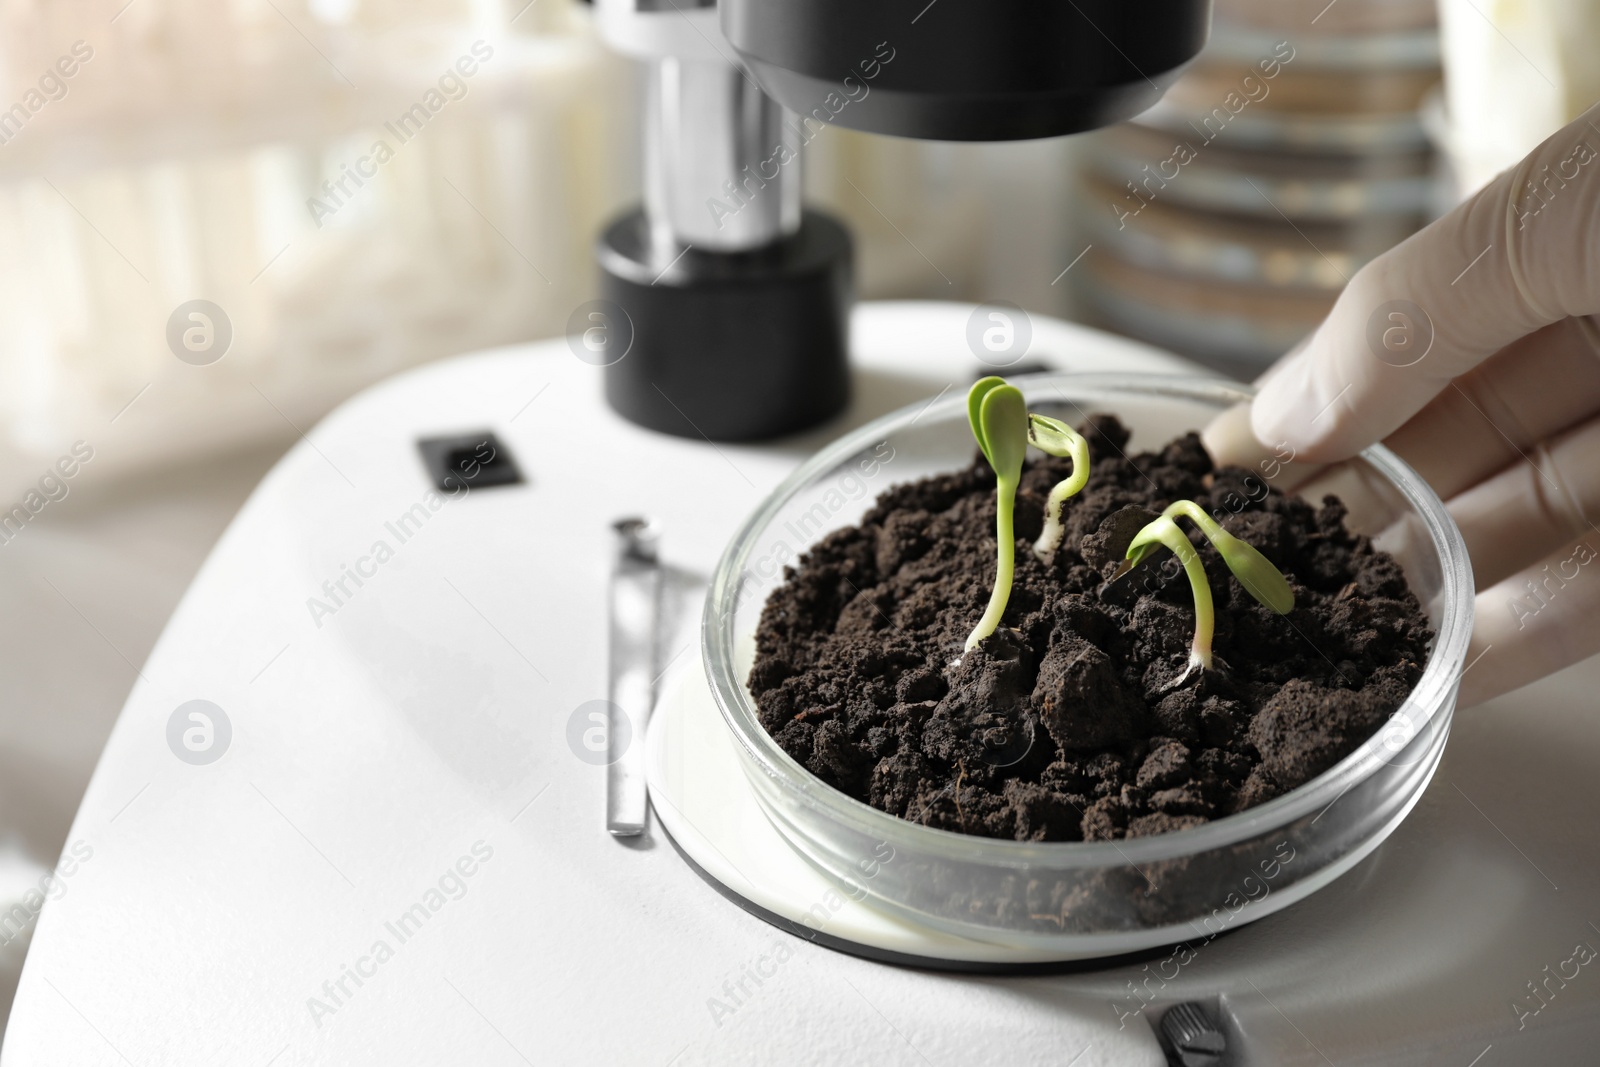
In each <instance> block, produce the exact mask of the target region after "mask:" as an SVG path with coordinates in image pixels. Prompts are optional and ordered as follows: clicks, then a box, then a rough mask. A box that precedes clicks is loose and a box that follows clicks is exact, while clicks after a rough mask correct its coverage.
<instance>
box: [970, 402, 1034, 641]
mask: <svg viewBox="0 0 1600 1067" xmlns="http://www.w3.org/2000/svg"><path fill="white" fill-rule="evenodd" d="M967 420H968V421H969V422H970V423H971V424H972V436H973V437H975V438H977V439H978V447H979V448H980V449H982V450H983V458H984V459H986V460H988V461H989V466H990V467H992V468H993V469H994V477H995V512H994V534H995V542H996V548H997V549H998V552H999V562H998V565H997V566H996V568H995V572H994V589H993V590H991V591H990V594H989V607H988V608H987V609H986V610H985V611H984V613H983V618H981V619H979V620H978V625H977V626H976V627H975V628H974V629H973V631H972V633H971V634H970V635H968V637H967V646H966V647H967V651H969V652H970V651H971V650H972V649H974V648H977V647H978V643H979V642H981V641H982V640H983V639H984V638H985V637H988V636H989V635H990V634H992V633H994V631H995V627H997V626H999V625H1000V616H1002V615H1004V614H1005V610H1006V602H1007V601H1008V600H1010V599H1011V579H1012V575H1013V571H1014V568H1015V564H1016V560H1015V553H1016V547H1017V546H1016V538H1015V536H1013V534H1012V532H1011V518H1012V511H1013V510H1014V508H1015V506H1016V502H1017V484H1018V483H1019V482H1020V481H1021V480H1022V457H1023V455H1024V453H1026V452H1027V451H1028V404H1027V401H1025V400H1023V398H1022V393H1021V391H1020V390H1018V389H1017V387H1016V386H1014V385H1007V384H1006V383H1005V379H1003V378H995V377H988V378H983V379H980V380H979V381H977V382H974V383H973V386H972V389H971V391H970V392H968V393H967Z"/></svg>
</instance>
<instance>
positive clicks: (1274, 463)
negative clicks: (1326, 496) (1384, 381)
mask: <svg viewBox="0 0 1600 1067" xmlns="http://www.w3.org/2000/svg"><path fill="white" fill-rule="evenodd" d="M1269 373H1270V372H1269ZM1596 411H1600V327H1597V325H1596V322H1595V316H1579V317H1576V318H1567V319H1562V320H1561V321H1560V322H1554V323H1551V324H1550V325H1549V326H1546V327H1544V328H1543V329H1541V330H1536V331H1535V332H1533V333H1531V334H1529V335H1528V336H1526V337H1522V338H1519V339H1518V340H1516V341H1513V342H1512V343H1511V344H1509V345H1507V346H1506V347H1505V348H1502V349H1501V350H1500V351H1499V352H1496V353H1495V354H1494V355H1493V356H1491V357H1490V358H1489V359H1488V360H1487V361H1485V362H1484V363H1483V364H1482V365H1480V366H1479V367H1477V368H1476V369H1475V370H1472V371H1469V372H1468V373H1467V374H1464V375H1462V376H1461V377H1460V378H1457V379H1456V380H1455V381H1454V382H1453V383H1451V386H1450V387H1447V388H1446V389H1445V390H1444V391H1443V392H1441V393H1440V394H1439V395H1438V396H1436V397H1434V398H1433V400H1431V401H1430V402H1429V403H1428V405H1427V406H1426V407H1424V408H1423V409H1422V410H1421V411H1419V412H1417V414H1416V415H1415V416H1414V417H1413V418H1411V419H1410V420H1409V421H1408V422H1407V423H1406V424H1405V425H1404V426H1402V427H1400V429H1398V430H1396V431H1395V432H1394V433H1392V434H1390V435H1389V437H1388V439H1387V440H1386V441H1384V444H1386V445H1388V446H1389V447H1390V448H1392V449H1394V451H1395V452H1397V453H1399V455H1400V457H1401V458H1402V459H1404V460H1405V461H1406V462H1407V463H1409V464H1411V465H1412V466H1413V467H1415V468H1416V469H1417V473H1419V474H1421V475H1422V476H1423V477H1424V478H1426V479H1427V480H1428V483H1429V484H1430V485H1432V486H1433V488H1434V490H1435V491H1436V492H1438V494H1439V495H1440V496H1442V497H1446V498H1448V497H1451V496H1454V495H1455V494H1456V493H1459V492H1461V491H1462V490H1464V489H1466V488H1468V487H1469V486H1471V485H1473V484H1474V483H1476V482H1478V481H1480V480H1481V479H1483V478H1486V477H1488V476H1489V475H1491V474H1493V473H1494V472H1496V471H1498V470H1500V469H1501V468H1503V467H1505V466H1506V465H1507V464H1508V463H1510V462H1512V461H1513V460H1515V459H1519V458H1520V457H1521V453H1522V452H1523V451H1525V450H1526V449H1528V448H1529V447H1531V446H1532V445H1533V443H1534V442H1536V441H1539V440H1541V439H1543V438H1545V437H1547V436H1549V435H1551V434H1553V433H1557V432H1559V431H1561V430H1564V429H1566V428H1567V427H1569V426H1572V425H1573V424H1575V423H1577V422H1579V421H1581V420H1583V419H1584V418H1586V417H1588V416H1589V415H1592V414H1593V413H1595V412H1596ZM1201 440H1202V441H1203V442H1204V443H1205V446H1206V449H1207V451H1209V452H1210V453H1211V456H1212V458H1214V459H1215V460H1216V461H1217V462H1218V464H1219V465H1220V464H1232V465H1235V466H1241V467H1256V468H1258V469H1260V470H1263V471H1265V470H1267V469H1269V468H1270V469H1272V470H1275V471H1281V474H1280V476H1279V477H1278V478H1277V479H1276V480H1272V479H1269V480H1270V481H1272V484H1273V485H1274V486H1276V487H1277V488H1279V489H1282V490H1284V491H1286V492H1287V491H1290V490H1293V489H1295V488H1298V487H1301V486H1304V485H1305V484H1306V483H1307V482H1308V481H1310V479H1311V478H1312V477H1313V476H1315V475H1316V474H1318V473H1320V472H1321V471H1323V470H1324V469H1325V465H1323V464H1316V463H1308V462H1304V461H1302V460H1300V458H1299V455H1298V453H1297V452H1296V451H1295V449H1294V448H1293V447H1292V446H1291V445H1290V444H1289V443H1288V442H1287V441H1278V442H1276V443H1274V444H1273V445H1272V446H1271V447H1268V446H1267V445H1264V444H1262V443H1261V442H1260V441H1258V440H1257V439H1256V436H1255V431H1254V429H1253V427H1252V425H1251V421H1250V412H1249V405H1247V404H1241V405H1238V406H1236V407H1233V408H1230V409H1228V410H1227V411H1225V412H1223V413H1222V414H1221V415H1219V416H1217V418H1216V419H1214V420H1213V421H1212V423H1211V425H1209V426H1207V427H1206V428H1205V430H1204V431H1203V432H1202V434H1201ZM1324 491H1331V490H1325V489H1323V488H1321V487H1311V488H1310V489H1309V492H1311V493H1314V494H1316V495H1315V496H1313V497H1312V499H1321V493H1322V492H1324Z"/></svg>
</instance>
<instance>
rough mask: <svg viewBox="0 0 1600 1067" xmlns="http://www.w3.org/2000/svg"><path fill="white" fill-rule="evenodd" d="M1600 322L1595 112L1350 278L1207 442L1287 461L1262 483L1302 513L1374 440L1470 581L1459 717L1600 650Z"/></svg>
mask: <svg viewBox="0 0 1600 1067" xmlns="http://www.w3.org/2000/svg"><path fill="white" fill-rule="evenodd" d="M1597 313H1600V105H1597V106H1596V107H1594V108H1591V109H1590V110H1589V111H1588V112H1587V113H1586V114H1584V115H1583V116H1581V117H1580V118H1578V119H1577V120H1576V121H1575V122H1573V123H1571V124H1570V125H1569V126H1567V127H1566V128H1565V129H1563V130H1561V131H1560V132H1559V133H1556V134H1555V135H1554V136H1552V137H1550V138H1549V139H1548V140H1546V141H1545V142H1544V143H1543V144H1541V145H1540V146H1539V147H1538V148H1537V149H1535V150H1534V151H1533V152H1532V153H1531V154H1530V155H1529V156H1528V157H1527V158H1526V159H1524V160H1523V161H1522V163H1521V164H1519V165H1518V166H1516V167H1514V168H1512V169H1511V170H1509V171H1507V172H1506V173H1504V174H1501V175H1500V176H1499V178H1497V179H1496V180H1495V181H1494V182H1492V183H1491V184H1490V185H1489V186H1487V187H1486V188H1484V189H1483V190H1482V191H1481V192H1479V193H1478V194H1477V195H1475V196H1473V197H1472V199H1470V200H1469V201H1467V202H1466V203H1464V204H1462V205H1461V206H1459V207H1458V208H1456V209H1455V210H1454V211H1452V212H1451V213H1450V214H1448V215H1446V216H1445V217H1443V218H1441V219H1439V220H1438V221H1436V222H1434V223H1433V224H1432V225H1430V226H1428V227H1427V228H1426V229H1424V230H1422V231H1421V232H1420V233H1417V234H1416V235H1414V236H1412V237H1411V238H1410V239H1408V240H1407V241H1405V242H1404V243H1403V244H1401V245H1399V246H1397V247H1395V248H1394V249H1392V250H1390V251H1389V252H1387V253H1385V254H1384V255H1383V256H1380V257H1379V258H1378V259H1376V260H1374V261H1373V262H1371V263H1369V264H1368V265H1367V266H1365V267H1364V268H1362V269H1361V271H1359V272H1358V273H1357V274H1356V275H1355V277H1354V278H1352V279H1351V280H1350V283H1349V284H1348V285H1347V286H1346V287H1345V290H1344V292H1343V293H1342V294H1340V296H1339V299H1338V302H1337V303H1336V304H1335V305H1334V308H1333V311H1332V312H1331V313H1330V314H1329V315H1328V318H1327V320H1326V321H1324V322H1323V324H1322V325H1321V326H1320V327H1319V328H1318V329H1317V330H1316V332H1315V333H1314V334H1313V335H1312V336H1311V337H1310V338H1309V339H1308V340H1307V341H1306V342H1305V343H1304V344H1302V345H1301V346H1300V347H1299V348H1297V349H1296V350H1295V351H1294V352H1292V353H1290V354H1289V355H1288V356H1285V357H1284V359H1282V360H1281V361H1279V363H1278V364H1277V365H1275V366H1274V367H1273V368H1272V369H1270V370H1269V371H1268V372H1267V373H1266V375H1264V376H1263V378H1262V381H1261V389H1260V392H1259V394H1258V395H1257V397H1256V399H1255V401H1254V403H1253V404H1252V405H1250V406H1249V409H1248V411H1244V410H1236V411H1234V412H1230V413H1228V414H1225V415H1223V416H1222V417H1221V418H1219V419H1218V420H1217V422H1216V423H1214V424H1213V425H1212V426H1211V427H1210V428H1209V429H1208V430H1207V431H1206V433H1205V440H1206V444H1207V446H1208V447H1209V448H1210V449H1211V452H1212V455H1213V456H1214V457H1216V458H1217V459H1218V460H1219V461H1221V462H1231V463H1241V464H1245V465H1255V464H1256V463H1258V462H1262V461H1263V460H1265V461H1267V462H1273V461H1272V460H1271V459H1270V457H1273V456H1276V457H1277V458H1278V459H1279V460H1281V459H1283V458H1284V456H1286V455H1293V456H1294V458H1295V466H1299V467H1300V469H1301V473H1300V474H1299V476H1298V478H1296V477H1290V478H1289V479H1286V480H1280V481H1276V482H1274V484H1276V485H1278V486H1280V487H1283V488H1292V487H1293V486H1294V484H1295V483H1296V481H1298V483H1299V484H1300V485H1301V491H1302V492H1305V493H1306V494H1307V496H1308V498H1310V499H1312V500H1316V499H1318V495H1319V494H1318V492H1317V489H1318V487H1317V485H1316V484H1315V483H1307V481H1306V477H1307V476H1308V475H1312V474H1314V473H1315V472H1314V471H1309V470H1306V469H1305V468H1304V462H1305V461H1309V462H1311V463H1331V462H1335V461H1338V460H1341V459H1345V458H1347V457H1349V456H1351V455H1354V454H1355V453H1356V452H1358V451H1359V450H1360V449H1362V448H1364V447H1365V446H1367V445H1368V444H1371V443H1372V442H1374V441H1380V440H1381V441H1383V442H1384V443H1385V444H1387V445H1388V446H1389V447H1390V448H1392V449H1394V450H1395V451H1396V452H1398V453H1399V454H1400V456H1401V457H1402V458H1404V459H1405V460H1406V461H1407V462H1408V463H1410V464H1411V465H1412V466H1413V467H1415V468H1416V469H1417V470H1418V471H1419V472H1420V473H1421V474H1422V476H1423V477H1425V478H1426V479H1427V480H1428V482H1429V483H1430V484H1431V485H1432V486H1433V487H1434V489H1435V490H1436V491H1437V492H1438V493H1439V495H1440V496H1441V497H1442V498H1443V499H1444V500H1445V501H1446V502H1447V504H1448V506H1449V508H1450V512H1451V514H1452V515H1454V516H1455V520H1456V522H1457V523H1458V524H1459V525H1460V527H1461V532H1462V535H1463V536H1464V537H1465V539H1466V543H1467V548H1468V550H1469V552H1470V553H1471V556H1472V563H1473V570H1474V573H1475V578H1476V581H1477V588H1478V595H1477V619H1476V623H1475V626H1474V631H1473V640H1472V648H1471V650H1470V651H1469V652H1468V654H1467V660H1466V662H1467V668H1466V673H1465V675H1464V677H1463V678H1462V690H1461V704H1462V705H1463V706H1467V705H1471V704H1473V703H1476V702H1478V701H1482V700H1487V699H1489V698H1490V697H1493V696H1496V695H1498V694H1500V693H1504V692H1507V691H1509V690H1511V689H1514V688H1517V687H1518V686H1521V685H1523V684H1525V683H1527V682H1531V681H1533V680H1535V679H1536V678H1539V677H1542V676H1543V675H1545V674H1549V673H1551V672H1553V671H1555V670H1558V669H1560V668H1561V667H1564V666H1567V665H1568V664H1570V663H1574V662H1576V661H1578V660H1580V659H1583V658H1584V657H1586V656H1589V655H1591V654H1593V653H1595V652H1600V526H1597V525H1596V520H1597V519H1600V315H1597ZM1263 443H1265V445H1266V446H1267V447H1263ZM1264 469H1265V468H1264ZM1328 478H1329V474H1328V473H1327V472H1323V473H1321V474H1317V475H1316V477H1315V481H1316V482H1323V483H1326V482H1327V479H1328Z"/></svg>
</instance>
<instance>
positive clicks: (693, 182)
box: [579, 0, 1211, 441]
mask: <svg viewBox="0 0 1600 1067" xmlns="http://www.w3.org/2000/svg"><path fill="white" fill-rule="evenodd" d="M595 3H596V14H597V18H598V24H599V27H600V32H601V35H602V36H603V37H604V38H605V40H606V41H607V43H608V44H610V45H611V46H612V47H613V48H615V49H617V50H618V51H620V52H622V53H624V54H626V55H629V56H632V57H635V58H637V59H640V60H642V61H644V63H645V64H646V67H647V75H646V90H645V95H646V102H645V108H644V119H643V138H644V152H643V157H644V183H643V184H644V196H643V204H642V205H641V206H639V207H638V208H635V209H633V210H631V211H628V212H626V213H624V214H623V215H622V217H620V218H618V219H616V220H614V221H613V222H612V223H610V224H609V225H608V226H607V227H606V228H605V230H604V231H603V233H602V234H601V235H600V238H599V242H598V259H599V265H600V271H601V293H602V297H603V299H602V300H601V301H599V302H598V306H597V308H596V309H595V310H593V311H592V312H591V313H590V314H589V315H588V317H587V321H586V322H584V323H582V324H580V327H579V328H582V327H583V326H588V325H589V324H590V323H591V322H592V323H593V325H594V326H598V327H599V329H598V330H595V329H593V327H592V326H591V327H590V329H589V330H588V331H587V333H586V336H587V337H590V338H593V339H596V340H597V341H598V345H595V344H591V345H590V346H589V347H590V348H591V349H594V348H597V347H598V348H599V349H601V350H605V349H606V346H607V345H610V346H611V350H605V351H602V352H601V353H600V355H601V357H602V358H600V359H597V360H595V362H599V363H604V364H606V368H605V371H604V373H605V376H606V377H605V392H606V399H607V401H608V402H609V403H610V405H611V407H612V408H613V409H615V410H616V411H617V412H618V413H619V414H621V415H622V416H624V417H625V418H627V419H629V420H631V421H633V422H635V423H638V424H640V425H642V426H646V427H648V428H650V429H653V430H658V431H662V432H665V433H670V434H676V435H679V436H685V437H693V438H703V439H707V440H712V441H747V440H758V439H762V438H770V437H777V436H781V435H783V434H788V433H793V432H796V431H799V430H803V429H806V428H807V427H810V426H814V425H816V424H818V423H820V422H822V421H824V420H826V419H828V418H829V417H831V416H833V415H834V414H836V413H838V412H839V411H840V410H841V409H842V408H843V407H844V405H845V403H846V402H847V401H848V399H849V374H848V367H847V358H846V341H847V338H846V330H847V325H848V318H849V309H850V304H851V299H852V265H851V241H850V235H849V233H848V231H847V230H846V229H845V228H844V226H843V225H841V224H840V222H839V221H838V220H836V219H833V218H831V217H829V216H828V215H826V214H824V213H822V212H819V211H814V210H812V209H809V208H807V207H805V205H804V204H803V203H802V202H801V185H800V169H801V164H802V159H803V156H804V153H805V146H806V144H807V143H808V142H809V141H810V140H811V139H812V138H814V137H815V136H816V135H817V134H818V133H819V132H820V131H822V130H824V129H825V128H826V127H827V126H829V125H839V126H846V127H849V128H851V129H855V130H862V131H866V132H870V133H878V134H887V135H890V136H896V137H914V138H920V139H930V140H944V141H1010V140H1025V139H1030V138H1039V137H1057V136H1061V135H1064V134H1070V133H1078V132H1081V131H1084V130H1090V129H1095V128H1098V127H1102V126H1107V125H1110V124H1112V123H1115V122H1120V121H1122V120H1124V119H1127V118H1131V117H1132V116H1134V115H1136V114H1138V113H1139V112H1141V111H1143V110H1144V109H1145V108H1147V107H1149V106H1150V105H1152V104H1154V103H1155V102H1156V101H1157V100H1158V99H1159V98H1160V97H1161V95H1162V93H1164V92H1165V91H1166V89H1167V88H1168V87H1169V86H1170V85H1171V84H1172V82H1173V81H1174V80H1176V79H1177V77H1178V75H1179V74H1181V73H1182V71H1183V69H1184V67H1185V66H1187V65H1188V64H1189V62H1190V61H1192V60H1193V59H1194V58H1195V56H1196V55H1198V54H1199V52H1200V49H1201V47H1202V46H1203V45H1204V44H1205V42H1206V36H1207V33H1208V30H1209V27H1210V15H1211V4H1210V0H1143V2H1141V3H1137V4H1131V3H1128V2H1126V0H984V2H983V3H974V2H972V0H906V2H903V3H902V2H899V0H722V2H721V3H720V4H718V3H717V2H716V0H595Z"/></svg>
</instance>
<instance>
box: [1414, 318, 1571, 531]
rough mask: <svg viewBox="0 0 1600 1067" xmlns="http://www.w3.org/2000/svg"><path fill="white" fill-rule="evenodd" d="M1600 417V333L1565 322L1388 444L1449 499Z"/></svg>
mask: <svg viewBox="0 0 1600 1067" xmlns="http://www.w3.org/2000/svg"><path fill="white" fill-rule="evenodd" d="M1596 412H1600V329H1597V328H1596V325H1595V320H1594V319H1593V318H1592V317H1587V316H1585V317H1578V318H1569V319H1562V320H1561V321H1560V322H1556V323H1552V324H1551V325H1549V326H1546V327H1545V328H1543V329H1542V330H1538V331H1536V332H1534V333H1531V334H1529V335H1528V336H1526V337H1523V338H1520V339H1518V340H1516V341H1514V342H1512V343H1511V344H1510V345H1507V346H1506V347H1505V348H1502V349H1501V350H1500V351H1499V352H1496V353H1495V354H1494V355H1493V356H1491V357H1490V358H1489V359H1488V360H1487V361H1486V362H1485V363H1483V364H1482V365H1481V366H1479V367H1478V368H1477V369H1476V370H1473V371H1471V372H1469V373H1467V374H1465V375H1463V376H1461V377H1460V378H1457V379H1456V380H1455V381H1454V382H1452V383H1451V384H1450V385H1449V386H1447V387H1446V388H1445V390H1444V391H1443V392H1442V393H1440V394H1439V395H1438V396H1436V397H1434V399H1433V400H1432V401H1430V402H1429V403H1428V405H1427V406H1426V407H1424V408H1423V409H1422V410H1421V411H1419V412H1417V414H1416V415H1415V416H1413V417H1412V418H1411V419H1410V420H1409V421H1408V422H1407V423H1406V424H1405V425H1404V426H1402V427H1400V428H1399V429H1398V430H1396V431H1395V432H1394V433H1392V434H1390V435H1389V437H1388V438H1387V439H1386V440H1385V441H1384V444H1386V445H1388V446H1389V447H1390V448H1392V449H1394V451H1395V452H1397V453H1398V454H1399V455H1400V458H1401V459H1404V460H1405V461H1406V462H1407V463H1409V464H1411V466H1413V467H1415V468H1416V470H1417V473H1419V474H1421V475H1422V476H1423V477H1424V478H1426V479H1427V480H1428V484H1429V485H1431V486H1433V488H1434V491H1435V492H1437V493H1438V494H1439V495H1440V496H1442V497H1444V498H1445V499H1447V500H1448V499H1449V498H1450V497H1452V496H1454V495H1456V494H1457V493H1459V492H1461V491H1462V490H1464V489H1467V488H1468V487H1470V486H1472V485H1474V484H1476V483H1477V482H1479V481H1482V480H1483V479H1484V478H1487V477H1489V476H1490V475H1492V474H1494V473H1495V472H1496V471H1499V470H1501V469H1503V468H1504V467H1505V466H1506V465H1507V464H1510V463H1512V462H1515V461H1518V460H1520V459H1521V458H1522V455H1523V453H1524V452H1526V451H1527V450H1528V449H1529V448H1531V447H1532V446H1533V445H1534V444H1535V443H1536V442H1538V441H1542V440H1544V439H1545V438H1547V437H1550V436H1552V435H1554V434H1557V433H1560V432H1561V431H1563V430H1565V429H1567V428H1569V427H1571V426H1574V425H1577V424H1578V423H1580V422H1582V421H1584V420H1585V419H1587V418H1589V417H1590V416H1592V415H1594V414H1595V413H1596ZM1524 562H1526V561H1524Z"/></svg>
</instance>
